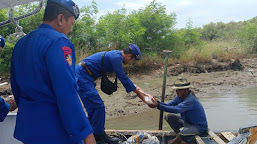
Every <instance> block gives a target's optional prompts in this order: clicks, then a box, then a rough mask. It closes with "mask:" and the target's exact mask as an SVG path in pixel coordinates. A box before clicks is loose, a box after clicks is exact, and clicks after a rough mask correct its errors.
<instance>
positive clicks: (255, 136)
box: [249, 127, 257, 144]
mask: <svg viewBox="0 0 257 144" xmlns="http://www.w3.org/2000/svg"><path fill="white" fill-rule="evenodd" d="M256 142H257V127H254V128H252V129H251V136H250V142H249V144H255V143H256Z"/></svg>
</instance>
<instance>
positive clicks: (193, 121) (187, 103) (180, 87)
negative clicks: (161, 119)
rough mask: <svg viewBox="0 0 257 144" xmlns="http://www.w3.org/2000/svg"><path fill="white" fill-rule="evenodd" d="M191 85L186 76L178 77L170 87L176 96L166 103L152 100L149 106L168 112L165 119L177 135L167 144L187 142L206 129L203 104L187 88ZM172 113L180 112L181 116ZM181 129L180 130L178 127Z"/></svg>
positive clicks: (183, 143)
mask: <svg viewBox="0 0 257 144" xmlns="http://www.w3.org/2000/svg"><path fill="white" fill-rule="evenodd" d="M190 87H192V85H190V83H189V82H188V81H187V79H186V78H178V79H177V82H176V83H175V84H174V86H173V87H172V88H173V89H175V90H176V93H177V96H176V97H175V98H174V99H173V100H172V101H171V102H170V103H168V104H165V103H162V102H159V101H157V100H156V99H155V100H154V102H153V104H149V106H150V107H152V108H155V107H157V108H158V109H159V110H162V111H165V112H169V114H167V115H166V117H165V119H166V121H167V122H168V123H169V125H170V127H171V128H172V129H173V130H174V131H175V132H176V134H177V136H176V138H175V139H173V140H171V141H170V142H169V144H173V143H180V144H185V143H187V144H189V143H191V142H192V141H193V139H194V137H195V135H199V134H202V133H205V132H207V131H208V125H207V120H206V116H205V112H204V109H203V106H202V105H201V103H200V102H199V101H198V99H197V97H196V96H195V95H194V94H193V93H192V92H191V91H190V90H189V88H190ZM173 113H180V115H181V116H178V115H175V114H173ZM182 127H183V129H182V130H181V131H180V128H182Z"/></svg>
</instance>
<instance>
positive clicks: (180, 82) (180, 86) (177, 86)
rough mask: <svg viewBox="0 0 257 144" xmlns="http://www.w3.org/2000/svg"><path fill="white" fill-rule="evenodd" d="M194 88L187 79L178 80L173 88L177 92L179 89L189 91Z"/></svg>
mask: <svg viewBox="0 0 257 144" xmlns="http://www.w3.org/2000/svg"><path fill="white" fill-rule="evenodd" d="M192 87H193V86H192V85H191V84H190V82H188V81H187V79H186V78H182V77H180V78H178V79H177V81H176V82H175V84H174V85H173V86H172V87H171V88H173V89H175V90H178V89H187V88H192Z"/></svg>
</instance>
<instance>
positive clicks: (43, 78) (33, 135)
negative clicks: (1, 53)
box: [11, 0, 96, 144]
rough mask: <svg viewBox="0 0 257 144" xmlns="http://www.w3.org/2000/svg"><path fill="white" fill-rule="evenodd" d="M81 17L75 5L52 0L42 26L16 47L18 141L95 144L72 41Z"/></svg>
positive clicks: (14, 88) (14, 75)
mask: <svg viewBox="0 0 257 144" xmlns="http://www.w3.org/2000/svg"><path fill="white" fill-rule="evenodd" d="M78 16H79V9H78V7H77V5H75V3H74V2H73V1H71V0H48V1H47V6H46V8H45V13H44V18H43V24H41V25H40V26H39V27H38V29H36V30H34V31H32V32H30V33H29V34H27V35H26V36H24V37H23V38H22V39H20V40H19V41H18V42H17V44H16V45H15V47H14V50H13V54H12V62H11V87H12V91H13V95H14V97H15V101H16V103H17V106H18V108H19V109H18V113H17V119H16V126H15V131H14V137H15V138H16V139H18V140H20V141H22V142H23V143H25V144H78V143H79V144H81V143H83V142H84V143H86V144H95V143H96V142H95V139H94V136H93V130H92V127H91V125H90V123H89V121H88V119H87V117H86V114H85V112H84V110H83V107H82V105H81V103H80V99H79V97H78V94H77V84H76V81H75V62H76V57H75V49H74V46H73V44H72V43H71V41H70V40H69V39H68V38H67V35H68V34H69V33H70V32H71V30H72V25H73V24H74V22H75V19H77V18H78Z"/></svg>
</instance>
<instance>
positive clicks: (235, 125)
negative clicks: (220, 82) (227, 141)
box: [106, 87, 257, 131]
mask: <svg viewBox="0 0 257 144" xmlns="http://www.w3.org/2000/svg"><path fill="white" fill-rule="evenodd" d="M199 100H200V102H201V103H202V105H203V107H204V109H205V113H206V116H207V121H208V126H209V128H210V129H211V130H213V131H226V130H230V131H231V130H233V131H237V130H238V129H239V128H240V127H244V126H249V125H257V87H255V88H248V89H244V90H241V91H239V92H227V93H215V94H211V95H209V96H208V97H203V98H201V99H199ZM159 115H160V112H159V111H158V110H156V109H150V108H149V111H147V112H144V113H140V114H135V115H132V116H125V117H119V118H113V119H109V120H107V121H106V129H119V130H157V129H158V127H159ZM163 129H164V130H171V128H170V127H169V125H168V124H167V122H166V121H165V120H164V121H163Z"/></svg>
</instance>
